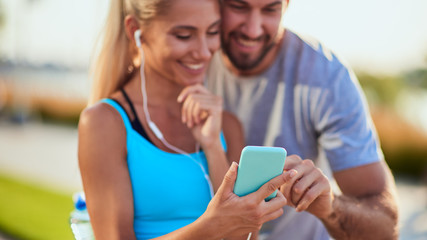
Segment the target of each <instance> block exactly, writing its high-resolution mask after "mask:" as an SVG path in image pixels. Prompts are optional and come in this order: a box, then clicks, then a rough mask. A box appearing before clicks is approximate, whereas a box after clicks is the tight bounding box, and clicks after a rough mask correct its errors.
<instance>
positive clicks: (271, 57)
mask: <svg viewBox="0 0 427 240" xmlns="http://www.w3.org/2000/svg"><path fill="white" fill-rule="evenodd" d="M279 31H280V32H279V33H278V36H277V37H276V40H275V43H274V45H273V47H272V48H271V49H270V50H269V51H268V53H267V54H266V55H265V56H264V58H263V59H262V61H261V62H260V63H259V64H258V65H257V66H255V67H254V68H252V69H245V70H241V69H238V68H236V67H235V66H234V65H233V63H232V62H231V61H230V59H229V58H228V56H227V54H226V53H225V52H224V51H222V54H221V55H222V59H223V61H224V64H225V66H226V67H227V68H228V69H229V70H230V71H231V72H232V73H234V74H235V75H237V76H246V77H250V76H256V75H259V74H261V73H263V72H265V71H266V70H267V69H268V68H269V67H270V66H271V65H272V64H273V63H274V61H275V60H276V58H277V56H278V55H279V53H280V49H281V47H282V42H283V38H284V36H285V29H284V28H282V29H281V30H279Z"/></svg>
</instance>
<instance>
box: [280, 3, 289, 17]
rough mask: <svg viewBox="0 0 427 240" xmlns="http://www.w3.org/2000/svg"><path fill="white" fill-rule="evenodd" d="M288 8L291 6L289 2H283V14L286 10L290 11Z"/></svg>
mask: <svg viewBox="0 0 427 240" xmlns="http://www.w3.org/2000/svg"><path fill="white" fill-rule="evenodd" d="M288 6H289V0H285V1H283V7H282V14H284V13H285V12H286V9H288Z"/></svg>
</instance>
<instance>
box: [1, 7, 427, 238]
mask: <svg viewBox="0 0 427 240" xmlns="http://www.w3.org/2000/svg"><path fill="white" fill-rule="evenodd" d="M108 3H109V1H103V0H75V1H65V0H14V1H4V0H3V1H2V0H0V239H72V234H71V230H70V227H69V222H68V221H69V215H70V212H71V211H72V210H73V203H72V199H71V196H72V194H73V193H74V192H76V191H80V190H81V182H80V175H79V172H78V167H77V129H76V126H77V122H78V118H79V113H80V112H81V110H82V109H83V108H84V107H85V105H86V100H87V97H88V93H89V86H90V82H89V77H88V66H89V62H90V56H91V51H92V48H93V47H94V44H95V39H96V37H97V33H98V32H99V29H100V27H101V25H102V22H103V20H104V17H105V14H106V10H107V6H108ZM366 6H369V8H368V7H366ZM426 11H427V3H426V2H425V1H423V0H409V1H407V2H399V1H396V0H392V1H385V0H378V1H375V2H371V1H368V0H362V1H357V2H356V1H354V2H345V3H344V1H339V0H326V1H321V2H319V1H314V0H300V1H291V3H290V7H289V10H288V13H287V15H286V16H285V19H284V24H285V25H286V26H288V27H290V28H292V29H294V30H296V31H298V32H301V33H305V34H308V35H313V36H315V37H316V38H318V39H319V40H321V41H323V42H324V43H325V44H326V45H327V46H329V47H331V48H332V49H333V50H336V51H337V52H338V54H341V56H343V57H344V59H346V60H348V62H349V64H350V65H351V66H353V68H354V69H355V72H356V75H357V76H358V79H359V81H360V84H361V86H362V88H363V90H364V92H365V94H366V96H367V100H368V104H369V107H370V111H371V114H372V119H373V122H374V124H375V126H376V128H377V131H378V134H379V138H380V140H381V146H382V149H383V152H384V155H385V159H386V161H387V163H388V164H389V166H390V168H391V169H392V171H393V173H394V175H395V178H396V181H397V185H398V194H399V203H400V205H401V209H400V211H401V220H400V221H401V237H400V238H401V239H410V240H414V239H427V224H425V223H426V222H427V187H426V183H427V30H426V28H425V26H424V24H425V22H427V17H426V15H425V12H426ZM396 29H399V30H398V31H397V30H396ZM413 199H415V200H413Z"/></svg>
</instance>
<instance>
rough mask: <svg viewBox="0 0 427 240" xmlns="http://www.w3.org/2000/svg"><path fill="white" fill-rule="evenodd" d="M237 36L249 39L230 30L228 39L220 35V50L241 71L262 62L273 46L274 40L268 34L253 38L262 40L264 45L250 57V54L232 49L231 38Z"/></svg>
mask: <svg viewBox="0 0 427 240" xmlns="http://www.w3.org/2000/svg"><path fill="white" fill-rule="evenodd" d="M239 37H240V38H243V39H248V40H249V39H250V38H249V37H247V36H246V35H244V34H241V33H236V32H231V33H230V34H229V38H228V39H229V40H228V41H226V40H225V38H224V37H221V46H222V50H223V51H224V52H225V54H226V55H227V57H228V59H229V60H230V62H231V63H232V64H233V65H234V67H235V68H237V69H239V70H241V71H245V70H250V69H252V68H255V67H256V66H258V65H259V64H260V63H261V62H262V60H263V59H264V58H265V56H266V55H267V53H268V52H269V51H270V50H271V49H272V48H273V47H274V41H271V37H270V36H268V35H264V36H261V37H259V38H257V39H255V40H257V41H263V42H264V46H263V47H262V49H261V52H260V53H259V54H258V56H256V57H255V58H251V54H248V53H241V52H237V51H233V50H232V46H231V39H233V38H239ZM251 40H253V39H251Z"/></svg>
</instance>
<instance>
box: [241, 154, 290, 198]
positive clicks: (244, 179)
mask: <svg viewBox="0 0 427 240" xmlns="http://www.w3.org/2000/svg"><path fill="white" fill-rule="evenodd" d="M286 154H287V153H286V150H285V149H284V148H281V147H260V146H246V147H245V148H243V150H242V153H241V155H240V163H239V167H238V170H237V179H236V183H235V185H234V193H235V194H236V195H238V196H240V197H242V196H245V195H247V194H250V193H252V192H255V191H257V190H258V189H259V188H260V187H261V186H262V185H264V184H265V183H266V182H268V181H270V180H271V179H273V178H274V177H276V176H278V175H280V174H282V172H283V167H284V165H285V159H286ZM276 194H277V190H276V191H275V192H274V193H272V194H271V195H270V196H268V197H267V198H266V199H265V200H266V201H268V200H270V199H272V198H274V197H276Z"/></svg>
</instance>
